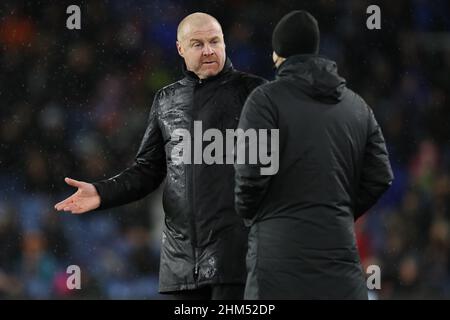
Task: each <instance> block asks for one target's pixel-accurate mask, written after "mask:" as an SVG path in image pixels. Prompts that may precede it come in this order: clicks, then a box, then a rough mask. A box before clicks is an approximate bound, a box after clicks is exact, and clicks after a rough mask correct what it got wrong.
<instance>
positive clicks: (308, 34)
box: [272, 10, 320, 58]
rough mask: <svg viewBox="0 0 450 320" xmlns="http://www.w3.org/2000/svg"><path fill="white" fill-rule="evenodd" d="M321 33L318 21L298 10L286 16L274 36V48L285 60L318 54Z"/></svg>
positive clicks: (305, 12)
mask: <svg viewBox="0 0 450 320" xmlns="http://www.w3.org/2000/svg"><path fill="white" fill-rule="evenodd" d="M319 43H320V31H319V26H318V23H317V20H316V19H315V18H314V17H313V16H312V15H311V14H310V13H309V12H307V11H303V10H296V11H292V12H290V13H288V14H287V15H285V16H284V17H283V18H281V20H280V21H279V22H278V24H277V25H276V27H275V29H274V31H273V34H272V48H273V51H275V53H276V54H277V55H278V56H280V57H283V58H288V57H290V56H292V55H296V54H317V53H318V52H319Z"/></svg>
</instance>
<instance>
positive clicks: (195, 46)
mask: <svg viewBox="0 0 450 320" xmlns="http://www.w3.org/2000/svg"><path fill="white" fill-rule="evenodd" d="M192 46H193V47H194V48H198V47H200V43H198V42H196V43H194V44H193V45H192Z"/></svg>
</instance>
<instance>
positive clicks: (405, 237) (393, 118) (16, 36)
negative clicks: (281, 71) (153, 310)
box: [0, 0, 450, 299]
mask: <svg viewBox="0 0 450 320" xmlns="http://www.w3.org/2000/svg"><path fill="white" fill-rule="evenodd" d="M70 4H77V5H79V6H80V8H81V30H68V29H67V28H66V19H67V17H68V16H69V15H68V14H66V8H67V6H68V5H70ZM370 4H378V5H379V6H380V8H381V16H382V25H381V27H382V28H381V30H368V29H367V28H366V19H367V18H368V16H369V15H368V14H366V8H367V6H368V5H370ZM292 9H306V10H309V11H310V12H311V13H312V14H313V15H314V16H315V17H316V18H317V20H318V22H319V25H320V29H321V32H322V35H321V54H324V55H326V56H328V57H329V58H331V59H333V60H336V61H337V63H338V66H339V71H340V73H341V75H342V76H343V77H345V78H346V79H347V83H348V86H349V87H350V88H352V89H353V90H355V91H356V92H358V93H360V95H361V96H362V97H363V98H364V99H365V100H366V101H367V102H368V103H369V105H371V107H372V108H373V110H374V113H375V115H376V117H377V119H378V120H379V123H380V125H381V127H382V129H383V132H384V135H385V138H386V140H387V145H388V149H389V152H390V156H391V161H392V166H393V170H394V174H395V177H396V179H395V182H394V185H393V186H392V187H391V188H390V190H389V191H388V193H387V194H386V195H385V196H384V197H383V198H382V200H381V201H380V202H379V203H378V204H377V206H376V207H374V208H372V209H371V210H370V212H369V213H368V214H367V215H366V216H365V217H364V218H363V219H362V220H361V221H359V222H358V224H357V225H356V232H357V237H358V244H359V249H360V254H361V257H362V261H363V264H364V268H366V267H367V266H368V265H371V264H376V265H379V266H380V268H381V280H382V281H381V290H375V291H372V292H371V298H373V299H399V298H450V278H449V275H450V265H449V249H450V238H449V236H450V234H449V232H450V231H449V221H450V220H449V219H450V182H449V167H450V144H449V139H450V124H449V119H450V107H449V105H448V104H449V102H450V101H449V98H450V97H449V94H450V81H449V77H450V76H449V75H450V33H449V30H450V4H449V2H448V1H444V0H434V1H425V0H411V1H399V0H397V1H374V2H373V1H371V2H368V1H357V0H349V1H298V2H293V1H278V2H263V1H237V0H234V1H202V2H200V1H181V0H177V1H144V0H141V1H139V0H135V1H131V0H115V1H89V2H80V1H72V2H70V3H64V2H63V1H11V0H6V1H5V0H2V1H1V3H0V119H1V120H0V298H4V299H17V298H25V299H52V298H56V299H65V298H69V299H70V298H100V299H132V298H149V299H152V298H157V299H160V298H163V297H161V296H159V295H158V294H157V281H158V277H157V272H158V263H159V256H158V254H159V236H160V234H159V230H158V225H160V220H161V219H162V216H163V214H162V212H161V208H160V200H159V198H158V193H159V192H157V193H156V195H153V196H150V197H148V198H146V199H144V200H142V201H139V202H136V203H133V204H130V205H127V206H123V207H120V208H116V209H114V210H109V211H105V212H99V213H93V214H85V215H81V216H76V215H69V214H64V213H57V212H56V211H55V210H54V209H53V205H54V204H55V203H56V202H59V201H61V200H62V199H64V198H65V197H66V196H68V195H69V194H71V193H72V192H74V191H75V190H74V189H72V188H70V187H68V186H67V185H65V183H64V181H63V179H64V177H66V176H69V177H72V178H75V179H78V180H83V181H96V180H99V179H103V178H105V177H110V176H112V175H114V174H117V173H118V172H120V171H121V170H122V169H124V168H125V167H126V166H127V165H129V164H130V163H131V161H132V160H133V157H134V154H135V152H136V151H137V148H138V145H139V143H140V139H141V137H142V135H143V132H144V129H145V125H146V119H147V116H148V112H149V108H150V106H151V103H152V100H153V95H154V93H155V92H156V91H157V90H158V89H159V88H161V87H162V86H165V85H167V84H169V83H171V82H173V81H176V80H178V79H179V78H181V72H180V65H181V59H180V57H179V56H178V54H177V52H176V48H175V38H176V28H177V25H178V23H179V21H180V20H181V19H182V18H183V17H184V16H186V15H188V14H190V13H193V12H196V11H202V12H206V13H210V14H212V15H213V16H215V17H216V18H217V19H218V20H219V21H220V22H221V24H222V26H223V30H224V34H225V41H226V45H227V54H228V56H229V57H230V58H231V60H232V62H233V64H234V66H235V67H236V68H237V69H240V70H242V71H248V72H251V73H255V74H257V75H260V76H264V77H266V78H268V79H273V68H272V60H271V53H272V52H271V42H270V41H271V33H272V30H273V28H274V26H275V24H276V23H277V22H278V20H279V19H280V18H281V17H282V16H283V15H284V14H286V13H288V12H289V11H290V10H292ZM299 183H301V181H299ZM218 187H220V186H218ZM71 264H76V265H79V266H80V267H81V270H82V289H81V290H74V291H69V290H68V289H67V288H66V278H67V274H66V273H65V271H66V268H67V266H68V265H71Z"/></svg>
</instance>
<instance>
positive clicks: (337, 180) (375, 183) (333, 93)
mask: <svg viewBox="0 0 450 320" xmlns="http://www.w3.org/2000/svg"><path fill="white" fill-rule="evenodd" d="M239 128H242V129H244V130H247V129H249V128H258V129H263V128H268V129H279V171H278V173H277V174H275V175H273V176H261V175H260V171H259V166H258V165H255V166H248V165H236V166H235V167H236V189H235V194H236V199H235V201H236V203H235V204H236V209H237V212H238V213H239V214H240V215H241V216H243V217H244V218H245V219H246V223H247V224H248V225H251V226H252V227H251V231H250V236H249V238H250V241H249V252H248V256H247V264H248V271H249V276H248V279H247V287H246V293H245V297H246V298H249V299H272V298H288V299H289V298H293V299H297V298H313V299H315V298H331V299H334V298H357V299H367V288H366V285H365V280H364V275H363V273H362V269H361V266H360V260H359V255H358V251H357V248H356V242H355V234H354V228H353V224H354V220H355V219H356V218H357V217H359V216H360V215H362V214H363V213H364V212H365V211H366V210H367V209H369V208H370V207H371V206H372V205H373V204H374V203H375V202H376V201H377V200H378V198H379V197H380V196H381V195H382V194H383V192H384V191H385V190H386V189H387V188H388V187H389V186H390V185H391V182H392V180H393V175H392V170H391V167H390V164H389V160H388V153H387V151H386V146H385V142H384V138H383V135H382V132H381V129H380V127H379V126H378V124H377V122H376V120H375V118H374V115H373V113H372V110H371V109H370V108H369V107H368V106H367V104H366V103H365V102H364V101H363V99H362V98H361V97H360V96H358V95H357V94H355V93H354V92H353V91H352V90H350V89H348V88H346V86H345V80H344V79H343V78H341V77H340V76H339V75H338V74H337V68H336V64H335V63H334V62H332V61H330V60H327V59H325V58H322V57H320V56H309V55H299V56H292V57H290V58H288V59H287V60H286V61H285V62H284V63H282V65H281V66H280V67H279V69H278V71H277V79H276V80H275V81H273V82H270V83H268V84H265V85H263V86H261V87H259V88H257V89H256V90H255V91H254V92H253V93H252V94H251V95H250V97H249V98H248V100H247V102H246V104H245V106H244V109H243V111H242V116H241V120H240V123H239ZM244 146H245V147H246V148H248V144H247V145H245V144H244Z"/></svg>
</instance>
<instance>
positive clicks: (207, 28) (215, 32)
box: [184, 23, 222, 41]
mask: <svg viewBox="0 0 450 320" xmlns="http://www.w3.org/2000/svg"><path fill="white" fill-rule="evenodd" d="M214 37H222V29H221V28H220V26H219V25H218V24H217V23H208V24H204V25H190V26H188V27H187V28H186V29H185V34H184V39H185V40H187V41H190V40H192V39H210V38H214Z"/></svg>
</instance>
